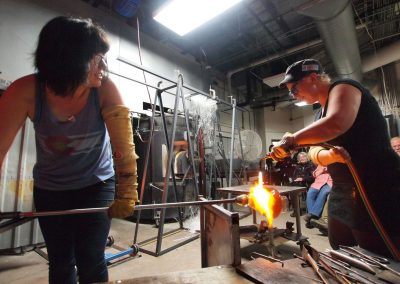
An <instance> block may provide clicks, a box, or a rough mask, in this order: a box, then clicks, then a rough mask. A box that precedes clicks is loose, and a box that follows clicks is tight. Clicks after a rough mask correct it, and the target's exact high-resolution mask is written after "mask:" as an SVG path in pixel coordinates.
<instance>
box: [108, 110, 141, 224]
mask: <svg viewBox="0 0 400 284" xmlns="http://www.w3.org/2000/svg"><path fill="white" fill-rule="evenodd" d="M102 116H103V119H104V122H105V124H106V126H107V130H108V133H109V135H110V139H111V145H112V148H113V159H114V164H115V174H116V180H117V186H116V189H117V192H116V199H115V200H114V202H113V203H112V204H111V206H110V208H109V211H108V214H109V216H110V217H111V218H113V217H118V218H125V217H128V216H130V215H132V214H133V210H134V208H135V203H136V202H137V201H138V193H137V170H136V160H137V159H138V158H139V157H138V156H137V155H136V153H135V144H134V143H133V131H132V123H131V118H130V115H129V109H128V108H127V107H126V106H123V105H117V106H111V107H108V108H105V109H104V110H102Z"/></svg>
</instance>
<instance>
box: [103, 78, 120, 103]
mask: <svg viewBox="0 0 400 284" xmlns="http://www.w3.org/2000/svg"><path fill="white" fill-rule="evenodd" d="M99 96H100V108H101V109H105V108H107V107H111V106H116V105H124V101H123V99H122V97H121V93H120V92H119V90H118V88H117V86H116V85H115V84H114V82H113V81H112V80H111V79H110V78H107V79H105V80H104V82H103V83H102V85H101V87H100V88H99Z"/></svg>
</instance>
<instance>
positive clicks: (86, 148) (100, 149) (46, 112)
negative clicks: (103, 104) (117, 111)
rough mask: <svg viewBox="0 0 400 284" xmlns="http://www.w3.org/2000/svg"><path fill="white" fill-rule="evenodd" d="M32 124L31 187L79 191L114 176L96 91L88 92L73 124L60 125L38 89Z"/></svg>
mask: <svg viewBox="0 0 400 284" xmlns="http://www.w3.org/2000/svg"><path fill="white" fill-rule="evenodd" d="M33 123H34V128H35V140H36V157H37V161H36V164H35V166H34V168H33V178H34V182H35V186H37V187H40V188H43V189H49V190H69V189H79V188H83V187H87V186H90V185H93V184H95V183H98V182H99V181H103V180H106V179H108V178H110V177H112V176H113V175H114V169H113V160H112V151H111V144H110V138H109V135H108V132H107V129H106V127H105V124H104V120H103V118H102V116H101V111H100V104H99V98H98V92H97V89H92V90H91V91H90V94H89V97H88V101H87V103H86V106H85V107H84V108H83V110H82V111H81V113H79V115H77V116H75V119H74V121H68V122H60V121H58V120H57V118H56V117H55V116H54V115H53V114H52V113H51V111H50V109H49V106H48V104H47V100H46V98H45V96H44V93H43V90H42V89H41V88H39V90H38V92H37V93H36V103H35V118H34V120H33Z"/></svg>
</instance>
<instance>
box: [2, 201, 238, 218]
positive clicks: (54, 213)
mask: <svg viewBox="0 0 400 284" xmlns="http://www.w3.org/2000/svg"><path fill="white" fill-rule="evenodd" d="M236 201H237V198H230V199H219V200H201V201H185V202H171V203H159V204H141V205H136V206H135V211H136V210H145V209H158V208H173V207H184V206H201V205H213V204H224V203H234V202H236ZM107 210H108V207H98V208H84V209H70V210H60V211H43V212H35V211H32V212H18V211H17V212H0V219H12V218H22V217H27V218H34V217H44V216H58V215H75V214H87V213H98V212H105V211H107Z"/></svg>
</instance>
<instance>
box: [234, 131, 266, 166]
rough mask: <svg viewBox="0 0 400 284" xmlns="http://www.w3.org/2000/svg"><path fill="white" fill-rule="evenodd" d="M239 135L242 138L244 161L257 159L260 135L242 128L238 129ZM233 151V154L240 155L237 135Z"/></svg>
mask: <svg viewBox="0 0 400 284" xmlns="http://www.w3.org/2000/svg"><path fill="white" fill-rule="evenodd" d="M240 137H241V140H242V149H243V160H245V161H246V162H253V161H254V160H256V159H259V158H260V155H261V151H262V141H261V138H260V135H258V134H257V132H255V131H253V130H242V131H240ZM234 152H235V156H237V157H242V153H241V151H240V141H239V135H237V136H236V137H235V144H234Z"/></svg>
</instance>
